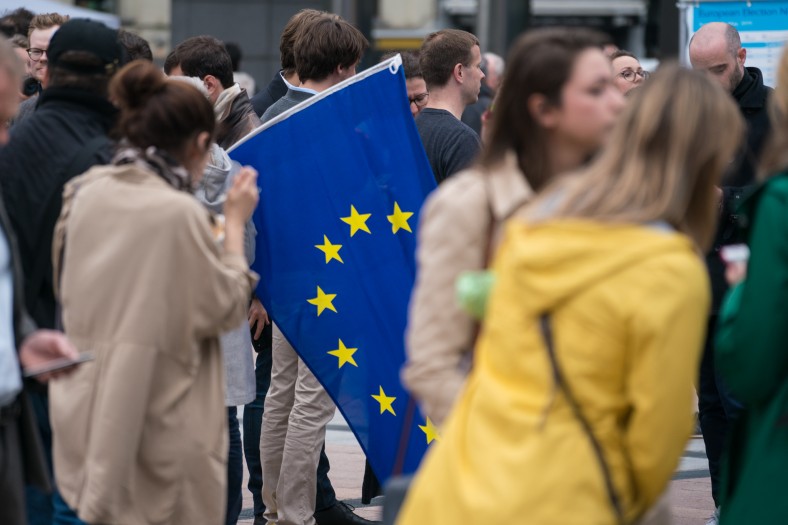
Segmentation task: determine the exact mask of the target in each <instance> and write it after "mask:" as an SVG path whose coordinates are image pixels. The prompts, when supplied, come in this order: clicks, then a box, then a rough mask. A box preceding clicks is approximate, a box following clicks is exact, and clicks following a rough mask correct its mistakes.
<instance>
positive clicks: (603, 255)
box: [496, 219, 694, 314]
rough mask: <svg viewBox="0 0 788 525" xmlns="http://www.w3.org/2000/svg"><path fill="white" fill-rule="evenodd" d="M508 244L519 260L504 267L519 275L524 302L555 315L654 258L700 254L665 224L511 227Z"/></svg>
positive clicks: (560, 223) (580, 223)
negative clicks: (596, 287) (565, 304)
mask: <svg viewBox="0 0 788 525" xmlns="http://www.w3.org/2000/svg"><path fill="white" fill-rule="evenodd" d="M504 245H505V246H506V249H507V250H510V251H511V252H512V254H513V255H514V256H513V257H509V258H507V261H506V262H503V264H513V265H516V266H517V268H514V269H512V268H498V267H497V266H496V270H497V271H515V272H516V275H517V276H518V277H517V278H518V280H519V281H520V282H519V283H518V287H519V289H520V290H522V291H523V292H524V293H523V301H525V302H526V303H527V307H528V310H529V311H530V312H532V313H534V314H540V313H543V312H549V311H551V310H553V309H554V308H555V307H556V306H558V305H559V304H560V303H562V302H563V301H564V300H566V299H568V298H570V297H573V296H577V295H578V294H580V293H582V292H583V291H584V290H586V289H588V288H589V287H591V286H593V285H596V284H598V283H599V282H601V281H604V280H605V279H607V278H610V277H612V276H615V275H617V274H619V273H621V272H623V271H625V270H627V269H629V268H631V267H632V266H635V265H637V264H638V263H639V262H642V261H645V260H647V259H649V258H650V257H653V256H657V255H665V254H668V253H671V252H675V253H686V251H687V250H688V249H689V250H694V247H693V242H692V240H691V239H690V238H689V237H687V236H686V235H684V234H682V233H678V232H676V231H675V230H673V229H672V228H671V227H670V226H668V225H667V224H665V223H658V224H654V225H637V224H611V223H599V222H592V221H585V220H575V219H572V220H558V221H551V222H549V223H540V224H524V223H518V222H513V223H512V224H510V225H509V226H508V231H507V232H506V237H505V240H504Z"/></svg>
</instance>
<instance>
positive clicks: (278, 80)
mask: <svg viewBox="0 0 788 525" xmlns="http://www.w3.org/2000/svg"><path fill="white" fill-rule="evenodd" d="M285 93H287V84H285V81H284V79H283V78H282V72H281V71H277V72H276V73H275V74H274V78H272V79H271V82H269V83H268V86H266V88H265V89H264V90H262V91H260V92H259V93H258V94H256V95H255V96H253V97H252V107H254V112H255V113H257V116H258V117H262V116H263V113H265V110H266V109H268V108H269V107H271V105H273V103H274V102H276V101H277V100H279V99H280V98H282V97H283V96H285Z"/></svg>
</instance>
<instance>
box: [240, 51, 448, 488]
mask: <svg viewBox="0 0 788 525" xmlns="http://www.w3.org/2000/svg"><path fill="white" fill-rule="evenodd" d="M230 156H231V157H232V158H233V159H235V160H237V161H239V162H240V163H241V164H248V165H251V166H253V167H254V168H255V169H257V171H258V173H259V179H258V182H259V186H260V203H259V205H258V206H257V210H256V211H255V215H254V222H255V226H256V227H257V230H258V236H257V253H256V260H255V265H254V269H255V270H256V271H257V272H258V273H259V274H260V276H261V280H260V284H259V286H258V289H257V294H258V296H259V297H260V299H261V301H262V302H263V304H264V305H265V307H266V308H267V309H268V312H269V313H270V314H271V316H272V318H273V320H274V322H275V323H276V324H277V326H278V327H279V328H280V329H281V331H282V333H283V334H284V335H285V337H286V338H287V340H288V341H289V342H290V343H291V344H292V346H293V347H294V348H295V349H296V351H297V352H298V354H299V356H300V357H301V358H302V359H303V360H304V362H305V363H306V364H307V366H308V367H309V368H310V369H311V370H312V372H313V373H314V374H315V376H317V378H318V380H319V381H320V382H321V383H322V384H323V386H324V387H325V388H326V390H327V391H328V393H329V394H330V395H331V397H332V398H333V400H334V402H335V403H336V405H337V406H338V407H339V409H340V411H341V412H342V414H343V415H344V417H345V419H346V420H347V422H348V424H349V425H350V428H351V429H352V430H353V432H354V433H355V435H356V438H357V439H358V442H359V443H360V444H361V447H362V448H363V449H364V452H365V453H366V455H367V458H368V459H369V461H370V464H371V465H372V468H373V470H374V471H375V474H376V475H377V477H378V478H379V479H380V480H381V481H382V482H385V480H387V479H388V478H389V477H390V476H391V475H395V474H400V473H409V472H413V471H415V469H416V468H417V467H418V464H419V461H420V460H421V457H422V455H423V454H424V452H425V450H426V448H427V445H428V443H429V442H431V441H433V440H434V439H435V438H436V435H437V434H436V431H435V427H434V426H433V425H432V423H431V422H430V421H425V420H424V419H422V416H421V415H420V414H419V412H418V409H417V408H416V405H415V403H414V402H413V400H412V399H411V397H410V396H409V394H408V393H407V392H406V391H405V390H404V388H403V387H402V385H401V383H400V379H399V372H400V369H401V368H402V364H403V362H404V360H405V350H404V331H405V324H406V319H407V307H408V301H409V298H410V291H411V288H412V286H413V282H414V278H415V273H416V265H415V259H414V250H415V246H416V239H415V231H416V226H417V224H418V218H419V209H420V207H421V205H422V202H423V201H424V198H425V197H426V195H427V194H428V193H429V192H430V191H431V190H432V189H434V187H435V181H434V178H433V175H432V172H431V171H430V166H429V163H428V161H427V157H426V155H425V153H424V149H423V148H422V145H421V141H420V139H419V136H418V132H417V131H416V125H415V123H414V122H413V117H412V116H411V113H410V108H409V104H408V98H407V94H406V90H405V78H404V74H403V72H402V67H401V59H400V57H399V56H396V57H394V58H392V59H391V60H388V61H386V62H384V63H381V64H379V65H377V66H375V67H373V68H371V69H369V70H367V71H364V72H363V73H361V74H359V75H356V76H355V77H353V78H351V79H349V80H347V81H345V82H343V83H341V84H338V85H337V86H335V87H334V88H332V89H330V90H328V91H325V92H323V93H320V94H318V95H315V96H313V97H312V98H310V99H309V100H307V101H306V102H303V103H301V104H300V105H298V106H297V107H295V108H293V109H292V110H290V111H288V112H287V113H284V114H282V115H280V116H279V117H277V118H275V119H273V120H271V121H270V122H268V123H266V124H265V125H264V126H262V127H261V128H259V129H258V130H256V131H255V132H254V133H253V134H250V136H249V137H247V138H246V139H245V140H244V141H243V142H242V143H240V144H239V145H238V146H237V147H236V148H235V149H234V150H233V151H231V153H230Z"/></svg>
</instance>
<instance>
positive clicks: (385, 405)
mask: <svg viewBox="0 0 788 525" xmlns="http://www.w3.org/2000/svg"><path fill="white" fill-rule="evenodd" d="M372 398H373V399H374V400H375V401H377V402H378V403H380V413H381V414H382V413H383V412H387V411H388V412H391V413H392V414H393V415H395V416H396V415H397V414H395V413H394V408H393V407H392V406H391V404H392V403H393V402H394V400H395V399H397V398H396V397H388V396H387V395H386V393H385V392H384V391H383V387H382V386H381V387H380V394H378V395H375V394H372Z"/></svg>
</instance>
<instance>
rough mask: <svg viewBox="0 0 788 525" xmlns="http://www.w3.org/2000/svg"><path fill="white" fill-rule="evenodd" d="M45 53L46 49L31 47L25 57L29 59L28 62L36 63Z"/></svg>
mask: <svg viewBox="0 0 788 525" xmlns="http://www.w3.org/2000/svg"><path fill="white" fill-rule="evenodd" d="M46 52H47V50H46V49H38V48H37V47H31V48H30V49H28V50H27V56H29V57H30V60H36V61H38V60H41V57H42V56H44V53H46Z"/></svg>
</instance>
